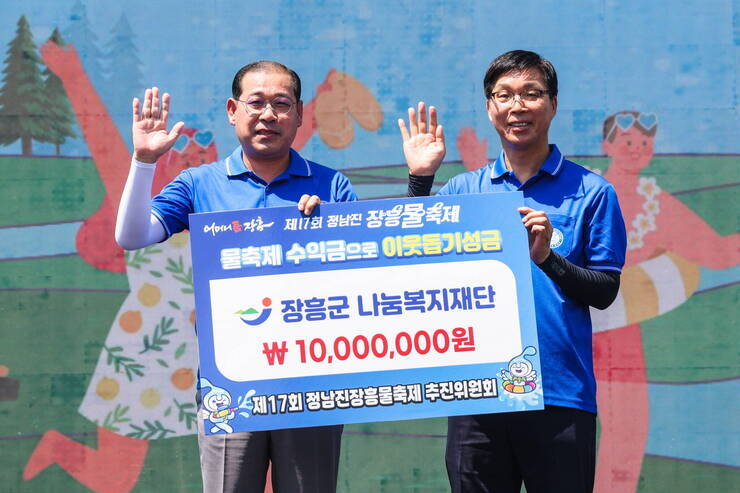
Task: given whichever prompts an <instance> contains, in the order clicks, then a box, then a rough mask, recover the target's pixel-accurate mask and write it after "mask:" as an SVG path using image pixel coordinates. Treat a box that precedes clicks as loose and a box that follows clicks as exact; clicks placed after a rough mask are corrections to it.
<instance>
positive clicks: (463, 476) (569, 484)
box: [446, 406, 596, 493]
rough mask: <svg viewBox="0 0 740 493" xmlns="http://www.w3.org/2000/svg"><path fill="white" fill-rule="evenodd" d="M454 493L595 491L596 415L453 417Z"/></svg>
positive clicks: (449, 460) (450, 465) (555, 410)
mask: <svg viewBox="0 0 740 493" xmlns="http://www.w3.org/2000/svg"><path fill="white" fill-rule="evenodd" d="M446 464H447V474H448V476H449V479H450V486H451V487H452V493H463V492H464V493H473V492H476V493H478V492H479V493H519V492H520V490H521V486H522V481H523V482H524V485H525V486H526V487H527V493H592V491H593V486H594V473H595V467H596V415H595V414H592V413H589V412H586V411H581V410H578V409H572V408H567V407H557V406H546V407H545V409H544V410H543V411H525V412H516V413H499V414H480V415H476V416H453V417H450V418H449V423H448V429H447V453H446Z"/></svg>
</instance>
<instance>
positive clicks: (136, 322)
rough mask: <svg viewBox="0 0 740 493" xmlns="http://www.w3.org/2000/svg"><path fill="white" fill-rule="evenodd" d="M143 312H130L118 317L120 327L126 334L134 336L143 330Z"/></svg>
mask: <svg viewBox="0 0 740 493" xmlns="http://www.w3.org/2000/svg"><path fill="white" fill-rule="evenodd" d="M142 323H143V322H142V318H141V312H140V311H139V310H128V311H125V312H123V313H122V314H121V316H120V317H118V325H120V326H121V329H123V331H124V332H128V333H129V334H133V333H135V332H138V331H139V329H141V325H142Z"/></svg>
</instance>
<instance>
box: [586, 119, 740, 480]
mask: <svg viewBox="0 0 740 493" xmlns="http://www.w3.org/2000/svg"><path fill="white" fill-rule="evenodd" d="M657 129H658V119H657V117H656V116H655V115H653V114H650V113H640V112H637V111H621V112H618V113H615V114H614V115H611V116H609V117H608V118H606V120H605V121H604V129H603V142H602V146H603V150H604V153H605V154H606V155H607V156H609V157H610V158H611V163H610V165H609V168H608V170H607V172H606V174H605V177H606V179H607V180H609V181H610V182H611V183H612V185H614V188H615V189H616V191H617V195H618V196H619V202H620V204H621V206H622V213H623V215H624V220H625V221H624V222H625V224H626V225H627V261H626V264H625V266H626V267H628V268H629V267H630V266H634V267H635V268H634V269H631V273H632V274H631V275H632V280H630V278H629V276H628V275H627V271H625V276H624V277H625V279H624V282H623V284H622V289H621V290H620V295H622V296H621V299H622V303H621V306H620V303H615V305H616V306H614V307H613V308H610V310H612V316H611V317H609V315H610V314H594V315H595V316H594V318H597V317H600V318H601V319H602V320H603V319H604V318H609V319H610V320H609V323H608V324H605V323H603V322H601V321H600V320H598V319H597V320H595V322H594V332H596V334H595V336H594V359H595V361H594V363H595V364H594V369H595V372H596V378H597V382H598V404H599V414H600V421H601V436H600V445H599V454H598V460H597V471H596V488H595V491H596V492H601V493H606V492H609V493H628V492H629V493H633V492H635V491H636V490H637V482H638V480H639V477H640V469H641V465H642V458H643V455H644V452H645V444H646V442H647V435H648V426H649V425H648V423H649V416H648V389H647V375H646V370H645V367H646V365H645V356H644V354H643V344H642V336H641V329H640V324H639V321H640V320H646V319H648V318H651V317H653V316H656V315H659V314H661V313H664V312H666V311H668V310H670V309H672V308H674V307H675V306H677V305H678V304H680V303H681V302H683V301H684V300H685V299H686V298H688V297H689V296H691V294H692V293H693V291H694V290H695V289H696V287H697V286H698V269H697V266H704V267H708V268H711V269H726V268H728V267H732V266H734V265H736V264H737V263H738V261H740V252H739V249H740V234H733V235H729V236H724V237H723V236H720V235H719V234H718V233H717V232H716V231H715V230H714V229H713V228H712V227H711V226H710V225H708V224H707V223H706V222H705V221H704V220H703V219H702V218H701V217H699V216H698V215H697V214H696V213H695V212H694V211H692V210H691V209H690V208H689V207H687V206H686V205H685V204H684V203H683V202H681V201H680V200H678V199H677V198H675V197H673V196H672V195H670V194H669V193H667V192H665V191H664V190H661V188H660V186H659V184H658V183H657V181H656V179H655V177H648V176H643V175H642V174H641V172H642V171H643V170H644V169H645V168H646V167H647V166H648V165H649V164H650V162H651V160H652V158H653V152H654V144H655V134H656V132H657ZM638 269H639V270H638ZM640 271H642V272H640ZM661 279H662V281H661ZM630 287H632V288H633V289H630ZM630 291H631V292H630ZM625 305H632V306H631V307H630V306H625ZM618 310H623V313H624V315H621V314H620V315H619V316H616V317H615V316H613V312H615V311H618ZM620 318H621V319H622V320H623V321H625V322H627V323H626V324H625V325H623V326H617V327H618V328H615V330H606V329H609V328H611V327H609V325H611V326H612V327H614V325H615V322H614V320H615V319H617V320H618V319H620ZM625 437H629V439H625Z"/></svg>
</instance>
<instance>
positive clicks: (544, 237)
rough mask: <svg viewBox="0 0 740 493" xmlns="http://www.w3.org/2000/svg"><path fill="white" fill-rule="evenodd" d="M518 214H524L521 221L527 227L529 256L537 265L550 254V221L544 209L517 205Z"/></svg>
mask: <svg viewBox="0 0 740 493" xmlns="http://www.w3.org/2000/svg"><path fill="white" fill-rule="evenodd" d="M517 211H519V213H520V214H524V217H523V218H522V222H523V223H524V227H525V228H527V233H528V238H529V258H531V259H532V262H534V263H535V264H537V265H539V264H541V263H542V262H544V261H545V260H546V259H547V257H548V255H550V240H551V238H552V223H550V218H549V217H547V214H546V213H545V212H544V211H536V210H534V209H531V208H529V207H519V208H518V209H517Z"/></svg>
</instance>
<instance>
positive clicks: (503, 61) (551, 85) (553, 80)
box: [483, 50, 558, 99]
mask: <svg viewBox="0 0 740 493" xmlns="http://www.w3.org/2000/svg"><path fill="white" fill-rule="evenodd" d="M533 69H536V70H539V71H540V72H541V73H542V77H543V78H544V79H545V86H547V93H548V94H549V95H550V98H554V97H555V96H557V95H558V74H557V73H556V72H555V67H553V66H552V63H550V61H549V60H545V59H544V58H542V57H541V56H540V55H538V54H537V53H535V52H533V51H526V50H513V51H507V52H506V53H504V54H503V55H499V56H497V57H496V58H494V60H493V61H492V62H491V64H490V65H489V66H488V70H486V75H485V76H484V77H483V92H484V93H485V96H486V99H488V98H489V97H491V90H492V89H493V86H495V85H496V82H497V81H498V80H499V78H500V77H501V76H502V75H504V74H506V73H508V72H525V71H527V70H533Z"/></svg>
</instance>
